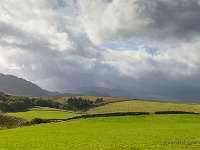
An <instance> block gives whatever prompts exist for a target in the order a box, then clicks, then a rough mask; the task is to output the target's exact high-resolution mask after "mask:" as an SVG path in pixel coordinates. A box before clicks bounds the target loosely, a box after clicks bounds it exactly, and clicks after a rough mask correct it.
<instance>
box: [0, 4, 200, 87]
mask: <svg viewBox="0 0 200 150" xmlns="http://www.w3.org/2000/svg"><path fill="white" fill-rule="evenodd" d="M0 72H1V73H4V74H13V75H16V76H18V77H22V78H24V79H27V80H29V81H31V82H34V83H36V84H38V85H39V86H41V87H42V88H44V89H48V90H56V91H62V90H65V89H73V88H77V87H83V86H101V87H109V88H118V89H133V90H135V89H139V90H144V91H162V90H166V89H170V90H172V91H178V90H179V89H183V90H187V89H200V0H175V1H172V0H20V1H19V0H0Z"/></svg>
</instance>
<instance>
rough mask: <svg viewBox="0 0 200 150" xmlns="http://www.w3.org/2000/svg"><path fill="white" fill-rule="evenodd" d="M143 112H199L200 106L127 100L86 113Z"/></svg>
mask: <svg viewBox="0 0 200 150" xmlns="http://www.w3.org/2000/svg"><path fill="white" fill-rule="evenodd" d="M139 111H145V112H150V113H155V112H156V111H188V112H198V113H199V112H200V104H192V103H172V102H162V101H147V100H129V101H122V102H114V103H108V104H106V105H104V106H101V107H96V108H92V109H90V110H88V111H87V113H90V114H98V113H111V112H139Z"/></svg>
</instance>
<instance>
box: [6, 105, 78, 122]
mask: <svg viewBox="0 0 200 150" xmlns="http://www.w3.org/2000/svg"><path fill="white" fill-rule="evenodd" d="M7 115H9V116H15V117H20V118H23V119H26V120H32V119H34V118H43V119H66V118H71V117H74V116H78V115H79V114H75V113H71V112H67V111H61V110H55V109H47V108H46V109H45V108H32V109H29V110H27V111H24V112H9V113H7Z"/></svg>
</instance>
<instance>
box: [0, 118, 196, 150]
mask: <svg viewBox="0 0 200 150" xmlns="http://www.w3.org/2000/svg"><path fill="white" fill-rule="evenodd" d="M199 124H200V116H199V115H147V116H126V117H108V118H90V119H80V120H75V121H71V122H61V123H51V124H43V125H35V126H30V127H24V128H17V129H11V130H5V131H0V141H1V142H0V147H1V149H3V150H21V149H31V150H33V149H34V150H35V149H37V150H46V149H48V150H55V149H59V150H66V149H70V150H88V149H91V150H93V149H95V150H96V149H100V150H119V149H126V150H130V149H132V150H149V149H152V150H161V149H165V150H171V149H181V150H182V149H187V150H188V149H189V150H190V149H199V148H200V145H199V144H197V143H196V144H191V143H192V142H199V141H200V132H198V131H199V130H200V126H199ZM184 141H185V143H180V142H184Z"/></svg>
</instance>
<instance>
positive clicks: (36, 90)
mask: <svg viewBox="0 0 200 150" xmlns="http://www.w3.org/2000/svg"><path fill="white" fill-rule="evenodd" d="M0 92H4V93H8V94H16V95H24V96H50V95H52V93H51V92H49V91H46V90H43V89H42V88H40V87H39V86H37V85H36V84H33V83H31V82H29V81H27V80H24V79H22V78H18V77H16V76H13V75H4V74H0Z"/></svg>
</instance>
